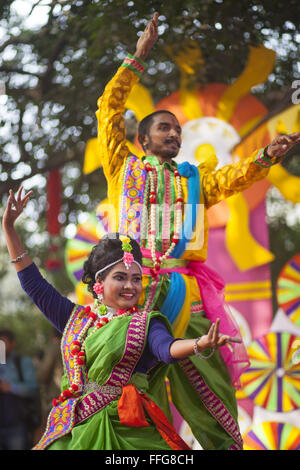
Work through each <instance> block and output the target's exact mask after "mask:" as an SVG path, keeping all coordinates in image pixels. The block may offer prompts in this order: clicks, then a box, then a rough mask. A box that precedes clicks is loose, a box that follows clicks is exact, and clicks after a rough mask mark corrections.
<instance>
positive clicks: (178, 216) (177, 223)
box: [145, 163, 183, 277]
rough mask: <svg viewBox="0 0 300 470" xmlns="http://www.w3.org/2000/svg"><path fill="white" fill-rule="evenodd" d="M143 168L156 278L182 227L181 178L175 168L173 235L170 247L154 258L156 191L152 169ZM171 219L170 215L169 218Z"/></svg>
mask: <svg viewBox="0 0 300 470" xmlns="http://www.w3.org/2000/svg"><path fill="white" fill-rule="evenodd" d="M145 168H146V170H147V172H148V174H149V179H150V198H149V202H150V221H149V245H150V251H151V258H152V261H153V269H152V274H153V276H154V277H156V276H157V274H158V271H159V270H160V266H161V264H162V262H163V261H164V260H165V259H167V258H168V256H169V255H170V253H171V252H172V250H173V249H174V248H175V246H176V245H177V243H178V242H179V236H180V230H181V225H182V208H183V197H182V187H181V178H180V174H179V172H178V170H177V168H174V176H175V184H176V190H177V198H176V201H175V217H174V233H173V236H172V238H171V240H170V246H169V248H168V249H167V250H166V251H165V253H162V255H161V256H158V257H157V256H156V250H155V236H156V213H157V211H156V202H157V189H156V188H155V180H154V174H153V173H154V168H153V167H152V166H151V165H150V164H149V163H146V165H145ZM169 217H171V215H170V216H169ZM169 222H170V221H169Z"/></svg>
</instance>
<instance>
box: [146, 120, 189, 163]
mask: <svg viewBox="0 0 300 470" xmlns="http://www.w3.org/2000/svg"><path fill="white" fill-rule="evenodd" d="M144 144H146V146H147V151H146V155H156V156H157V157H161V158H163V159H172V158H174V157H176V155H177V154H178V152H179V149H180V146H181V127H180V125H179V123H178V121H177V119H176V117H175V116H172V115H171V114H168V113H161V114H156V115H155V116H153V120H152V124H151V126H150V129H149V133H148V135H146V136H145V140H144Z"/></svg>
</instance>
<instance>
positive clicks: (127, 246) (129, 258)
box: [94, 235, 143, 290]
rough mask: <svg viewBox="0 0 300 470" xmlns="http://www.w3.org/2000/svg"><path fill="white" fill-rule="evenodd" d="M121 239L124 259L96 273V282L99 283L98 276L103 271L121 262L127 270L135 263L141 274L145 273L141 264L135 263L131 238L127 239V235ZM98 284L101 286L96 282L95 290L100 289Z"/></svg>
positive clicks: (120, 237) (121, 236)
mask: <svg viewBox="0 0 300 470" xmlns="http://www.w3.org/2000/svg"><path fill="white" fill-rule="evenodd" d="M119 239H120V241H121V243H122V250H123V252H124V255H123V258H120V259H118V260H117V261H114V262H113V263H110V264H109V265H107V266H105V267H104V268H102V269H99V271H97V272H96V274H95V281H97V276H98V274H100V273H102V272H103V271H105V270H106V269H108V268H110V267H111V266H114V265H115V264H118V263H120V262H121V261H123V263H124V265H125V268H126V269H127V270H128V269H129V268H130V266H131V265H132V263H135V264H136V265H137V266H138V267H139V268H140V271H141V274H142V273H143V268H142V266H141V265H140V263H138V262H137V261H135V259H134V257H133V254H132V253H131V251H132V246H131V243H130V238H129V237H127V236H126V235H120V236H119ZM97 284H99V283H98V282H96V284H94V290H95V288H96V289H98V287H97Z"/></svg>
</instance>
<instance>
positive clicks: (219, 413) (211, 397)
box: [179, 359, 243, 450]
mask: <svg viewBox="0 0 300 470" xmlns="http://www.w3.org/2000/svg"><path fill="white" fill-rule="evenodd" d="M179 366H180V367H181V369H182V370H183V372H184V374H185V375H186V377H187V378H188V380H189V382H190V383H191V385H192V386H193V388H194V389H195V390H196V392H197V393H198V395H199V397H200V399H201V401H202V403H203V405H204V406H205V407H206V409H207V410H208V411H209V412H210V414H211V415H212V416H213V417H214V418H215V419H216V420H217V421H218V423H219V424H220V425H221V426H222V428H223V429H224V430H225V431H226V432H227V433H228V434H229V435H230V436H231V437H232V438H233V439H234V441H235V442H236V445H233V446H231V450H242V449H243V440H242V436H241V434H240V431H239V428H238V425H237V423H236V421H235V420H234V418H233V417H232V416H231V414H230V413H229V411H228V410H227V408H226V407H225V405H224V404H223V403H222V401H221V400H220V399H219V398H218V397H217V396H216V395H215V394H214V392H213V391H212V390H211V389H210V388H209V386H208V385H207V384H206V382H205V381H204V379H203V377H201V375H200V374H199V372H198V371H197V369H196V367H195V366H194V365H193V363H192V362H191V361H190V360H189V359H183V360H181V361H179ZM237 447H238V449H237Z"/></svg>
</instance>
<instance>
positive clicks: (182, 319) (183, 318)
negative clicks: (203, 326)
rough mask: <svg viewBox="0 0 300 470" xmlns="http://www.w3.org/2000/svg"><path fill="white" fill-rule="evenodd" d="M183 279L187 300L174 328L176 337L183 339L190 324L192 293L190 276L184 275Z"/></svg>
mask: <svg viewBox="0 0 300 470" xmlns="http://www.w3.org/2000/svg"><path fill="white" fill-rule="evenodd" d="M182 277H183V279H184V282H185V288H186V291H185V299H184V304H183V306H182V308H181V310H180V312H179V315H177V317H176V319H175V321H174V323H173V325H172V327H173V331H174V336H175V338H182V337H183V336H184V333H185V332H186V329H187V327H188V324H189V322H190V316H191V303H192V302H191V291H190V282H189V279H190V276H186V275H185V274H182Z"/></svg>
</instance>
